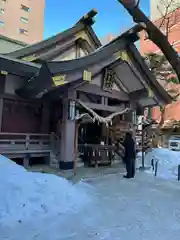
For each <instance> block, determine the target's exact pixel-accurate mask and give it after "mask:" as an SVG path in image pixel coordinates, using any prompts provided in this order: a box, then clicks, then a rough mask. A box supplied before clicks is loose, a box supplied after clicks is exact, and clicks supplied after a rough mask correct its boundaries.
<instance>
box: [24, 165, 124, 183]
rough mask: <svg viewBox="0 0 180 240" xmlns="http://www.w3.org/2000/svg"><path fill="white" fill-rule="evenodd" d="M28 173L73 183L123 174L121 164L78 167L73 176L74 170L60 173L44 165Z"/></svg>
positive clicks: (33, 168)
mask: <svg viewBox="0 0 180 240" xmlns="http://www.w3.org/2000/svg"><path fill="white" fill-rule="evenodd" d="M28 170H29V171H33V172H42V173H53V174H56V175H58V176H61V177H64V178H66V179H68V180H71V181H72V182H73V183H77V182H79V181H80V180H81V179H86V178H95V177H96V178H97V177H102V176H104V175H109V174H110V175H111V174H117V173H122V172H124V165H123V164H113V165H112V166H105V167H98V168H90V167H78V169H77V174H76V175H75V176H74V170H69V171H61V170H59V169H57V168H52V167H49V166H46V165H37V166H33V167H31V168H28Z"/></svg>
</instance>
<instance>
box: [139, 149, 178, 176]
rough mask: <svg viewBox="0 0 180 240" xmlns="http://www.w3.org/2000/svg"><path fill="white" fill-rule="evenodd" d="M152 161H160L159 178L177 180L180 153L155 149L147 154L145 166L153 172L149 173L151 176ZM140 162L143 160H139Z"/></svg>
mask: <svg viewBox="0 0 180 240" xmlns="http://www.w3.org/2000/svg"><path fill="white" fill-rule="evenodd" d="M139 156H140V154H139ZM152 159H155V160H156V159H157V160H158V170H157V177H162V178H166V179H177V176H178V165H179V164H180V152H175V151H171V150H169V149H166V148H155V149H153V150H152V151H151V152H149V153H147V154H146V156H145V166H147V167H151V170H148V171H147V172H148V173H151V174H152V173H153V171H152V166H151V160H152ZM140 161H141V159H140V158H139V162H140ZM141 165H142V164H141ZM153 174H154V173H153Z"/></svg>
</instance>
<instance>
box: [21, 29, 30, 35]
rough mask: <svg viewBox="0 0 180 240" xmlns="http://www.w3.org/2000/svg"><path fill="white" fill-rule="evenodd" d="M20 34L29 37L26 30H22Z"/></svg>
mask: <svg viewBox="0 0 180 240" xmlns="http://www.w3.org/2000/svg"><path fill="white" fill-rule="evenodd" d="M19 32H20V34H23V35H26V36H27V35H28V30H26V29H24V28H20V29H19Z"/></svg>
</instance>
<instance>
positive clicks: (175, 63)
mask: <svg viewBox="0 0 180 240" xmlns="http://www.w3.org/2000/svg"><path fill="white" fill-rule="evenodd" d="M118 1H119V2H120V3H121V4H122V5H123V6H124V7H125V9H126V10H127V11H128V13H129V14H130V15H131V16H132V17H133V20H134V21H135V22H136V23H139V24H142V25H145V27H144V30H145V31H146V32H147V33H148V36H149V39H150V40H151V41H152V42H154V43H155V44H156V45H157V46H158V47H159V48H160V50H161V52H162V53H164V55H165V57H166V59H167V60H168V61H169V63H170V64H171V66H172V68H173V69H174V71H175V72H176V74H177V76H178V78H179V79H180V58H179V56H178V54H177V52H176V51H175V50H174V48H173V47H172V46H171V44H170V43H169V42H168V40H167V37H166V36H165V35H164V34H163V33H162V32H161V31H160V30H159V29H158V27H156V26H155V25H154V23H152V22H151V21H150V20H149V19H148V17H147V16H146V15H145V14H144V13H143V12H142V11H141V10H140V9H139V7H135V8H129V6H128V4H126V3H125V1H124V0H118Z"/></svg>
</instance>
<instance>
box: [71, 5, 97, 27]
mask: <svg viewBox="0 0 180 240" xmlns="http://www.w3.org/2000/svg"><path fill="white" fill-rule="evenodd" d="M97 13H98V11H97V10H96V9H95V8H93V9H91V10H90V11H89V12H88V13H86V14H85V15H84V16H83V17H82V18H81V19H80V20H79V21H78V22H77V23H76V24H79V23H84V24H86V25H90V26H91V25H93V24H94V23H95V21H94V17H95V16H96V15H97Z"/></svg>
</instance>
